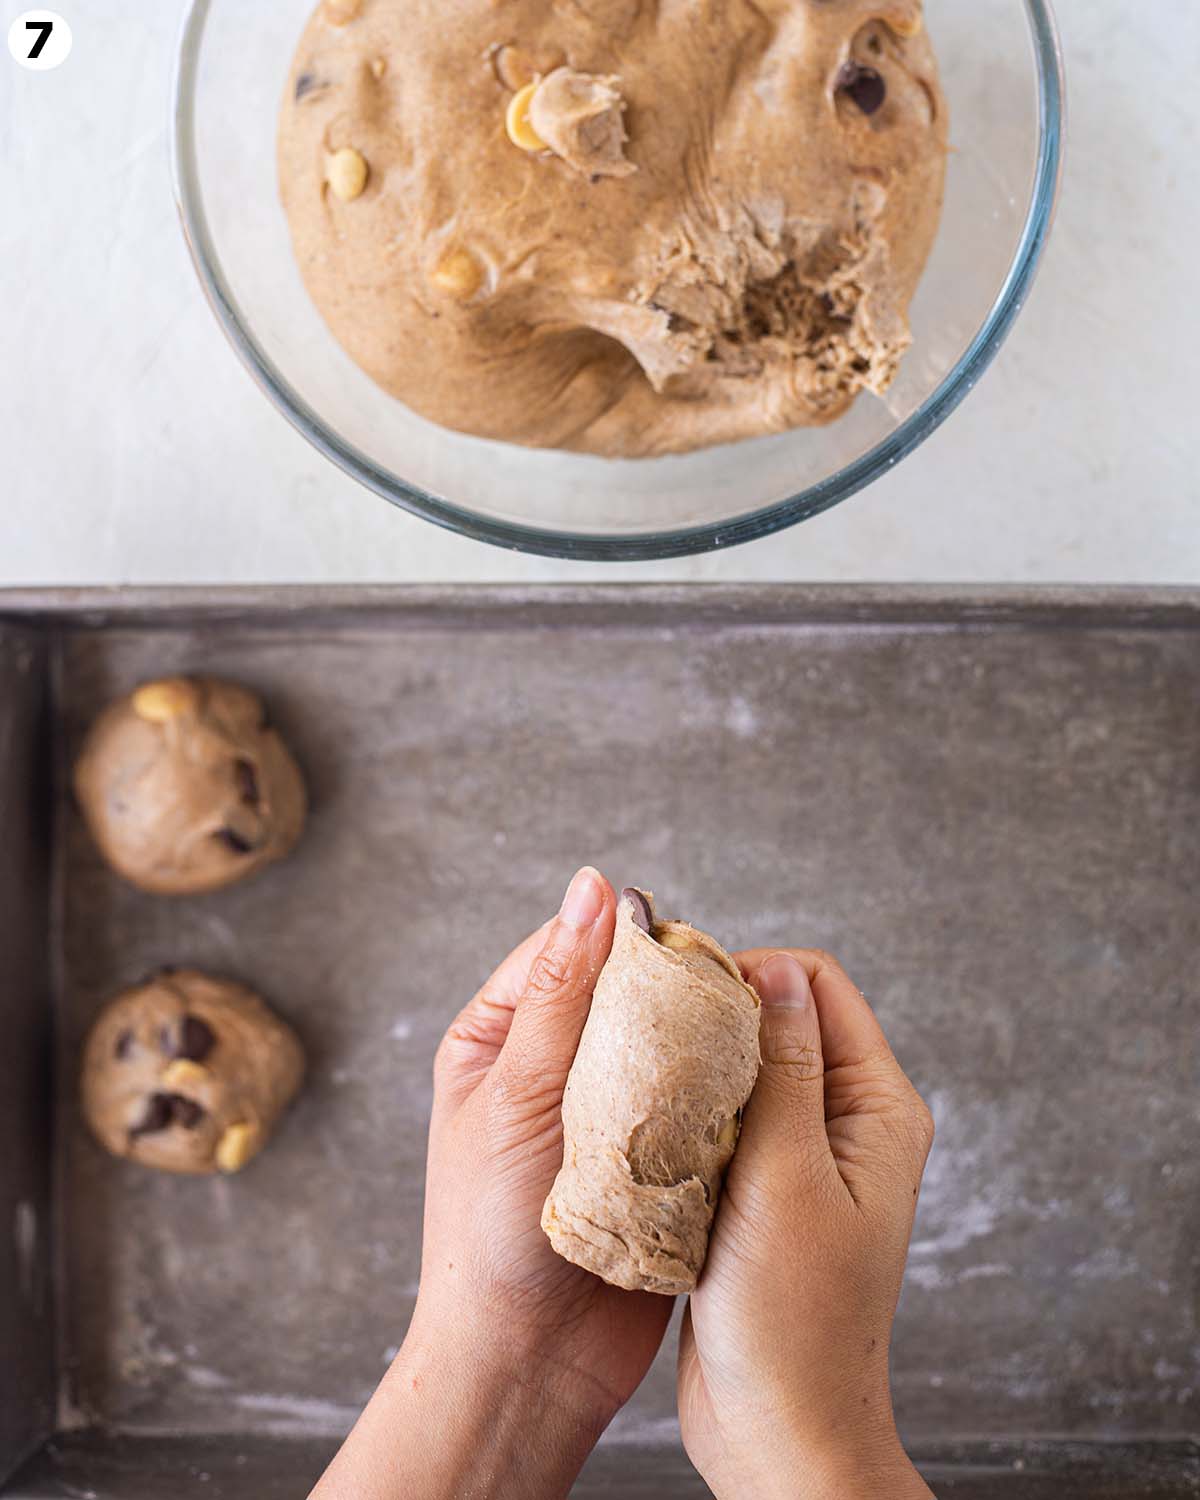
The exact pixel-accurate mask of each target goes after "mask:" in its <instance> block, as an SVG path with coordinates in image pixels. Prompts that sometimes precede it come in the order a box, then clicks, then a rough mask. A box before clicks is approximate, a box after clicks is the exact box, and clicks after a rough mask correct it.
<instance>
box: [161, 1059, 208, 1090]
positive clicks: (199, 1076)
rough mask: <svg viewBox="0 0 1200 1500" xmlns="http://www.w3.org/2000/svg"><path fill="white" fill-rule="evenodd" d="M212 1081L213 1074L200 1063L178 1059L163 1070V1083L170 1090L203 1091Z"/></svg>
mask: <svg viewBox="0 0 1200 1500" xmlns="http://www.w3.org/2000/svg"><path fill="white" fill-rule="evenodd" d="M211 1080H212V1074H211V1073H210V1072H209V1071H208V1069H207V1068H205V1067H203V1066H202V1065H201V1064H200V1063H194V1062H190V1061H189V1060H188V1059H187V1058H186V1057H178V1058H176V1059H175V1061H174V1062H173V1063H168V1064H167V1066H166V1067H165V1068H164V1069H163V1074H162V1081H163V1083H164V1084H165V1085H166V1087H167V1088H169V1089H202V1088H205V1087H206V1086H207V1085H208V1084H209V1083H210V1082H211Z"/></svg>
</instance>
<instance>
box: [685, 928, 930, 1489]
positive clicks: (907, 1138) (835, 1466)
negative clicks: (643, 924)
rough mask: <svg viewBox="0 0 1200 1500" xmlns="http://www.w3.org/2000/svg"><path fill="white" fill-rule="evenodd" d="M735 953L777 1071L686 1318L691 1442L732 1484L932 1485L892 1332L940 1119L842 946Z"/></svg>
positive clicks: (758, 1094)
mask: <svg viewBox="0 0 1200 1500" xmlns="http://www.w3.org/2000/svg"><path fill="white" fill-rule="evenodd" d="M737 959H738V962H739V964H740V965H741V967H742V972H743V973H744V974H745V976H746V978H747V979H748V980H749V981H750V982H751V983H752V984H753V985H754V986H755V988H756V989H757V990H758V992H759V995H760V996H761V998H762V1001H763V1009H762V1032H761V1049H762V1059H763V1060H762V1071H761V1072H760V1074H759V1079H758V1083H757V1084H756V1086H755V1090H754V1093H753V1095H752V1096H751V1099H750V1103H749V1105H748V1106H747V1108H746V1114H745V1119H744V1121H743V1125H742V1133H741V1136H740V1138H739V1141H738V1148H737V1152H736V1154H735V1156H734V1158H733V1161H732V1163H731V1164H730V1168H729V1173H728V1175H727V1177H726V1180H725V1187H724V1191H723V1193H722V1195H721V1202H720V1206H719V1208H718V1210H717V1217H716V1223H715V1226H714V1230H713V1236H712V1240H711V1242H710V1245H709V1252H708V1259H707V1261H706V1262H705V1266H704V1272H703V1275H702V1276H701V1279H700V1283H699V1285H698V1287H697V1289H696V1291H695V1292H694V1293H693V1294H692V1297H691V1302H690V1306H689V1308H688V1312H687V1315H686V1316H685V1319H684V1324H683V1328H682V1331H681V1334H680V1345H679V1414H680V1422H681V1425H682V1429H683V1439H684V1445H685V1447H686V1448H687V1451H688V1456H689V1457H690V1458H691V1460H692V1462H693V1463H694V1464H695V1465H696V1467H697V1469H699V1471H700V1473H701V1474H702V1475H703V1477H704V1479H705V1480H706V1482H707V1483H708V1485H709V1486H710V1488H711V1489H712V1490H713V1492H714V1494H715V1495H716V1496H717V1497H718V1500H725V1497H727V1496H736V1497H737V1500H773V1497H775V1496H779V1497H784V1496H787V1497H788V1500H834V1497H836V1500H868V1497H870V1500H876V1497H878V1496H880V1495H887V1496H888V1497H889V1500H908V1497H913V1500H916V1497H925V1500H928V1497H929V1490H928V1489H927V1488H926V1486H925V1484H924V1482H923V1481H922V1480H921V1478H920V1476H919V1475H918V1474H917V1472H916V1470H915V1469H914V1468H913V1467H912V1465H911V1463H910V1462H909V1460H908V1458H907V1456H906V1455H905V1453H904V1451H903V1449H902V1447H901V1445H900V1440H899V1437H898V1436H897V1433H896V1428H895V1423H894V1421H893V1418H892V1406H891V1395H890V1390H889V1386H888V1344H889V1341H890V1337H891V1327H892V1319H893V1317H894V1315H895V1310H896V1301H897V1298H898V1297H899V1294H900V1283H901V1280H902V1277H903V1274H904V1262H905V1258H906V1256H907V1253H908V1241H909V1236H910V1235H911V1232H912V1221H913V1213H914V1211H915V1208H916V1203H917V1192H918V1189H919V1187H920V1183H921V1176H922V1173H923V1171H924V1167H925V1161H926V1158H927V1156H928V1154H929V1148H930V1145H931V1144H932V1140H933V1122H932V1118H931V1116H930V1114H929V1111H928V1109H926V1107H925V1105H924V1103H923V1102H922V1101H921V1099H920V1097H919V1096H918V1094H917V1093H916V1090H915V1089H914V1088H913V1086H912V1084H911V1083H910V1082H909V1081H908V1079H907V1078H906V1077H905V1075H904V1073H903V1072H902V1071H901V1068H900V1065H899V1063H898V1062H897V1061H896V1059H895V1057H894V1056H893V1055H892V1052H891V1049H890V1047H889V1046H888V1044H887V1040H886V1038H885V1037H884V1035H883V1032H882V1031H881V1030H880V1027H879V1023H878V1022H877V1021H876V1020H875V1017H874V1015H873V1014H872V1013H871V1009H870V1007H869V1006H868V1005H867V1002H866V1001H865V1000H864V999H863V997H862V995H861V994H860V992H859V990H858V989H857V987H856V986H855V985H854V984H853V982H852V981H851V980H850V979H849V977H848V976H847V975H846V973H845V971H844V970H843V969H842V968H841V966H840V965H839V964H838V963H837V962H836V961H835V960H834V959H832V958H830V957H829V956H828V955H827V954H824V953H819V952H813V951H808V950H791V951H789V952H775V951H773V950H769V949H755V950H753V951H751V952H748V953H742V954H738V955H737Z"/></svg>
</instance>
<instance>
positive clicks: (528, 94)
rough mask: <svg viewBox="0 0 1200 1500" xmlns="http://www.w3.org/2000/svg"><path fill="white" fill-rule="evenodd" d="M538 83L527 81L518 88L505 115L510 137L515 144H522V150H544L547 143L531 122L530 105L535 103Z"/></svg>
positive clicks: (505, 125)
mask: <svg viewBox="0 0 1200 1500" xmlns="http://www.w3.org/2000/svg"><path fill="white" fill-rule="evenodd" d="M537 88H538V86H537V83H536V81H535V82H533V83H527V84H526V85H525V87H524V88H522V89H518V90H517V92H516V93H515V94H514V95H513V97H512V98H511V99H510V100H509V104H508V111H507V113H506V114H505V116H504V128H505V130H507V131H508V138H509V140H510V141H511V142H512V143H513V145H514V146H520V148H521V150H522V151H544V150H545V149H546V143H545V141H544V140H542V138H541V136H540V135H538V133H537V131H536V130H535V129H534V128H533V126H532V125H531V124H530V123H529V106H530V104H532V103H533V96H534V94H536V93H537Z"/></svg>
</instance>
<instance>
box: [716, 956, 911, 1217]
mask: <svg viewBox="0 0 1200 1500" xmlns="http://www.w3.org/2000/svg"><path fill="white" fill-rule="evenodd" d="M789 951H790V952H791V953H792V954H793V956H794V957H795V958H796V959H797V960H798V961H799V963H800V964H801V965H802V966H803V968H804V970H805V972H806V973H807V974H808V976H809V981H810V984H811V986H812V993H813V999H814V1002H815V1005H816V1011H817V1017H818V1021H819V1025H820V1032H821V1048H822V1053H823V1056H824V1062H825V1080H824V1096H825V1098H824V1106H825V1120H826V1128H827V1132H828V1138H829V1144H830V1149H831V1151H832V1153H833V1157H834V1160H835V1161H836V1162H837V1165H838V1170H839V1172H840V1173H841V1176H842V1178H843V1180H844V1181H845V1182H846V1184H847V1186H848V1187H849V1188H850V1190H851V1192H852V1193H853V1194H854V1196H855V1198H856V1200H861V1199H862V1198H864V1197H865V1196H867V1195H869V1194H871V1193H873V1192H875V1193H878V1194H880V1195H882V1197H883V1198H884V1199H885V1200H886V1199H889V1198H890V1197H891V1195H892V1192H893V1190H894V1189H895V1188H896V1186H897V1184H901V1185H904V1184H907V1183H908V1182H909V1179H910V1178H911V1177H912V1176H913V1174H914V1172H915V1174H916V1180H917V1181H919V1179H920V1173H921V1170H922V1169H923V1167H924V1163H925V1159H926V1157H927V1156H928V1154H929V1148H930V1145H931V1144H932V1140H933V1122H932V1118H931V1116H930V1114H929V1111H928V1109H927V1108H926V1107H925V1104H924V1102H923V1100H922V1099H921V1097H920V1095H919V1094H918V1093H917V1091H916V1089H914V1088H913V1086H912V1084H911V1083H910V1082H909V1080H908V1077H907V1075H906V1074H905V1072H904V1070H903V1069H902V1068H901V1066H900V1064H899V1062H897V1060H896V1057H895V1055H894V1054H893V1052H892V1049H891V1047H890V1046H889V1045H888V1041H887V1038H886V1036H885V1035H884V1033H883V1029H882V1027H881V1026H880V1024H879V1022H878V1021H877V1020H876V1018H875V1015H874V1012H873V1011H872V1010H871V1007H870V1006H869V1005H868V1004H867V1002H866V1000H865V999H864V997H863V994H862V991H861V990H860V989H859V988H858V986H857V985H856V984H855V983H854V981H853V980H852V979H851V978H850V976H849V975H848V974H847V973H846V971H845V970H844V969H843V968H842V966H841V964H840V963H838V961H837V960H836V959H835V958H833V957H831V956H830V955H829V954H828V953H824V952H822V951H821V950H820V949H792V950H789ZM738 957H739V962H744V963H753V961H754V960H755V958H756V957H757V954H756V953H755V952H753V951H752V952H750V953H745V954H740V955H739V956H738ZM905 1192H911V1186H908V1187H905Z"/></svg>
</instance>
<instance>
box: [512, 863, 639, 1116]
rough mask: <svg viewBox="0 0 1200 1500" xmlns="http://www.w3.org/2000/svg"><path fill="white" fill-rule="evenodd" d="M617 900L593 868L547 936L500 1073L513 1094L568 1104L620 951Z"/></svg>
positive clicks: (579, 878)
mask: <svg viewBox="0 0 1200 1500" xmlns="http://www.w3.org/2000/svg"><path fill="white" fill-rule="evenodd" d="M616 904H617V903H616V897H615V895H614V894H613V889H612V886H610V885H609V883H608V881H607V880H605V878H604V876H603V875H601V874H600V873H599V871H597V870H594V869H592V868H591V866H585V867H584V868H583V869H582V870H580V871H579V873H578V874H577V875H576V876H575V878H574V879H573V880H572V881H571V884H570V886H569V887H568V888H567V894H566V895H565V897H564V898H563V903H562V908H561V910H560V911H559V914H558V916H557V917H555V919H554V921H553V922H551V923H550V925H549V928H548V929H547V930H546V931H545V933H544V934H543V936H542V941H541V944H540V945H539V947H538V951H537V953H536V954H535V955H534V957H533V960H532V962H531V963H530V965H529V968H528V971H527V973H526V974H525V976H524V980H523V983H522V984H521V987H520V993H519V994H518V995H517V997H516V1004H515V1008H514V1010H513V1017H512V1025H511V1027H510V1028H509V1033H508V1037H507V1039H506V1040H505V1043H504V1046H503V1047H502V1049H501V1051H500V1056H499V1057H498V1058H497V1060H496V1065H495V1067H494V1068H493V1070H492V1077H493V1080H494V1082H495V1086H496V1088H497V1089H498V1090H500V1091H501V1092H503V1093H504V1094H505V1095H508V1096H511V1095H513V1094H518V1095H521V1096H523V1097H525V1098H526V1099H534V1098H537V1099H545V1100H549V1101H552V1102H554V1104H555V1106H556V1107H557V1103H558V1102H559V1101H560V1100H561V1097H562V1091H563V1087H564V1085H565V1084H566V1081H567V1074H568V1073H569V1072H570V1069H571V1064H572V1062H573V1061H574V1060H575V1051H576V1048H577V1047H578V1045H579V1036H580V1033H581V1032H582V1031H583V1026H584V1022H585V1021H586V1020H587V1016H588V1010H589V1009H590V1007H591V1003H592V991H593V990H594V989H595V987H596V980H597V979H598V978H599V977H600V970H601V969H602V968H603V967H604V962H605V960H606V959H607V958H608V954H609V950H610V949H611V948H612V940H613V926H614V923H615V920H616Z"/></svg>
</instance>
